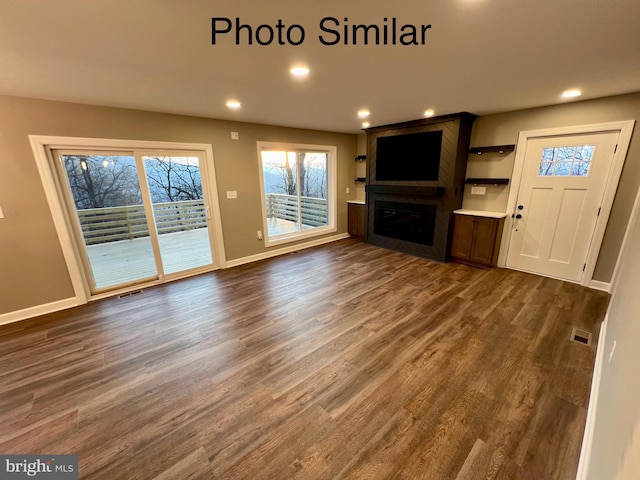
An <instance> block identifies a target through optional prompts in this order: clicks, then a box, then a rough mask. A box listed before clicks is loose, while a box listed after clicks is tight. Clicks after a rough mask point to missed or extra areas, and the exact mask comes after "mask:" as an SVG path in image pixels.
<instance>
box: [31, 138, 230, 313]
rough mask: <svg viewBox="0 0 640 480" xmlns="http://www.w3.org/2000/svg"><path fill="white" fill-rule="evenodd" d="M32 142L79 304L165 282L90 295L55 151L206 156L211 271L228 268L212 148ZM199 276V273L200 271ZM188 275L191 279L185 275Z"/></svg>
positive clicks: (140, 143) (78, 140) (90, 140)
mask: <svg viewBox="0 0 640 480" xmlns="http://www.w3.org/2000/svg"><path fill="white" fill-rule="evenodd" d="M29 142H30V143H31V149H32V150H33V155H34V157H35V160H36V165H37V167H38V172H39V173H40V179H41V180H42V185H43V187H44V192H45V195H46V197H47V202H48V203H49V209H50V210H51V216H52V217H53V223H54V225H55V228H56V232H57V234H58V239H59V240H60V246H61V248H62V254H63V255H64V259H65V262H66V264H67V270H68V272H69V277H70V278H71V284H72V285H73V290H74V293H75V300H76V302H77V303H76V304H77V305H82V304H84V303H87V302H88V301H89V300H90V299H91V300H95V299H99V298H103V297H106V296H112V295H117V294H119V293H123V292H126V291H128V290H136V289H140V288H141V287H143V286H150V285H156V284H159V283H162V280H156V281H154V282H150V283H147V284H137V285H133V286H130V287H126V288H123V289H121V290H113V291H110V292H108V293H105V294H98V295H93V296H91V293H90V290H89V285H88V282H87V279H86V276H85V273H84V269H83V266H82V260H81V257H80V255H79V253H78V248H79V247H78V245H76V241H75V238H74V235H73V229H72V225H71V223H70V221H71V220H70V218H69V212H68V211H67V208H66V205H65V202H64V198H63V196H62V190H61V188H62V187H61V185H60V184H59V181H58V176H57V174H55V171H54V165H53V163H52V161H53V159H52V158H51V157H50V151H51V150H53V149H71V148H72V149H79V148H80V149H81V148H90V149H103V150H110V151H113V150H119V149H120V150H126V151H131V150H163V151H168V152H172V151H176V152H179V153H185V152H190V151H191V152H199V153H202V154H203V155H204V160H205V161H204V164H205V168H204V169H203V173H204V174H205V175H206V176H207V180H208V181H206V182H204V183H205V184H206V185H208V188H207V190H206V191H205V197H206V198H207V200H208V202H209V207H210V209H211V213H212V215H211V217H212V218H210V220H209V222H210V225H211V226H212V227H213V229H212V230H213V232H212V233H213V243H214V251H213V252H212V254H213V258H214V264H213V267H212V268H210V269H209V270H216V269H219V268H224V267H226V257H225V250H224V240H223V237H222V222H221V221H220V203H219V200H218V187H217V182H216V172H215V165H214V162H213V148H212V147H211V145H209V144H204V143H176V142H155V141H147V140H115V139H104V138H84V137H58V136H46V135H29ZM198 273H200V272H198ZM185 276H188V274H187V275H185Z"/></svg>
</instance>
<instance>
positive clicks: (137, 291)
mask: <svg viewBox="0 0 640 480" xmlns="http://www.w3.org/2000/svg"><path fill="white" fill-rule="evenodd" d="M139 293H142V290H134V291H133V292H127V293H123V294H121V295H118V298H125V297H131V296H133V295H138V294H139Z"/></svg>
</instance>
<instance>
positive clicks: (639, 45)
mask: <svg viewBox="0 0 640 480" xmlns="http://www.w3.org/2000/svg"><path fill="white" fill-rule="evenodd" d="M328 16H331V17H336V18H338V19H339V20H340V22H341V25H343V24H344V23H345V22H344V20H343V19H344V18H345V17H347V18H348V19H349V21H348V23H349V24H351V25H353V24H371V23H375V24H380V25H382V24H383V18H384V17H388V18H390V17H396V18H397V20H398V23H399V24H405V23H411V24H415V25H420V24H431V25H432V28H431V29H430V30H428V31H427V34H426V39H427V43H426V45H424V46H400V45H396V46H392V45H387V46H384V45H380V46H374V45H368V46H364V45H356V46H354V45H348V46H343V45H341V46H324V45H322V44H321V43H320V41H319V39H318V35H319V34H321V33H322V32H321V31H320V29H319V22H320V20H321V19H322V18H323V17H328ZM211 17H228V18H231V19H232V20H235V18H236V17H239V18H240V20H241V21H242V22H243V23H246V24H250V25H252V26H253V27H254V28H257V27H258V26H259V25H260V24H271V25H275V23H276V22H277V21H278V19H282V21H283V23H284V24H285V25H291V24H294V23H296V24H300V25H302V26H303V27H304V29H305V33H306V38H305V41H304V42H303V44H302V45H300V46H292V45H284V46H281V45H276V44H275V42H274V44H273V45H271V46H260V45H256V44H254V45H251V46H249V45H246V44H243V45H236V44H235V36H234V35H233V33H230V34H227V35H223V36H221V37H220V41H219V43H218V44H216V45H211ZM325 38H326V39H332V38H335V37H334V36H332V35H329V34H325ZM299 63H302V64H306V65H308V66H309V68H310V69H311V74H310V76H309V78H307V79H306V80H303V81H300V80H298V81H296V80H294V79H292V78H291V77H290V75H289V74H288V69H289V68H290V67H291V66H292V65H294V64H299ZM567 88H580V89H582V91H583V96H582V97H581V99H586V98H595V97H603V96H608V95H615V94H619V93H627V92H634V91H640V1H638V0H536V1H531V0H396V1H393V2H390V1H381V0H368V1H365V0H349V1H347V0H341V1H336V0H323V1H315V0H274V1H271V2H269V1H264V0H263V1H257V0H251V1H250V0H92V1H89V0H56V1H52V0H0V94H7V95H17V96H26V97H36V98H45V99H54V100H64V101H71V102H79V103H88V104H96V105H108V106H117V107H128V108H135V109H142V110H152V111H160V112H169V113H178V114H187V115H197V116H203V117H211V118H222V119H234V120H240V121H246V122H257V123H266V124H273V125H285V126H294V127H304V128H314V129H321V130H331V131H342V132H357V131H359V129H360V128H361V127H360V123H361V121H360V120H359V119H358V118H357V117H356V111H357V110H358V109H360V108H367V109H369V110H370V111H371V120H370V121H371V124H372V125H380V124H386V123H393V122H397V121H404V120H413V119H416V118H419V117H420V116H421V115H422V114H423V112H424V111H425V109H427V108H433V109H434V110H435V111H436V115H440V114H447V113H454V112H458V111H469V112H472V113H475V114H478V115H484V114H489V113H496V112H501V111H509V110H517V109H522V108H527V107H534V106H541V105H549V104H554V103H560V102H561V101H566V100H561V99H560V98H559V95H560V93H561V92H562V91H563V90H564V89H567ZM230 98H234V99H237V100H239V101H240V102H242V105H243V106H242V108H241V109H240V110H239V111H231V110H229V109H228V108H226V107H225V101H226V100H228V99H230Z"/></svg>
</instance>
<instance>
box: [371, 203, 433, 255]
mask: <svg viewBox="0 0 640 480" xmlns="http://www.w3.org/2000/svg"><path fill="white" fill-rule="evenodd" d="M435 224H436V206H435V205H416V204H413V203H400V202H384V201H378V202H376V203H375V220H374V223H373V231H374V233H375V234H376V235H383V236H387V237H392V238H397V239H399V240H406V241H409V242H415V243H421V244H423V245H433V233H434V231H435Z"/></svg>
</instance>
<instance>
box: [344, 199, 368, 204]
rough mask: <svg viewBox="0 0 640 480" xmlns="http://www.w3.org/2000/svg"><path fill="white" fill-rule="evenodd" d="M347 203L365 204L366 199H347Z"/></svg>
mask: <svg viewBox="0 0 640 480" xmlns="http://www.w3.org/2000/svg"><path fill="white" fill-rule="evenodd" d="M347 203H357V204H358V205H364V204H365V203H364V200H347Z"/></svg>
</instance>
